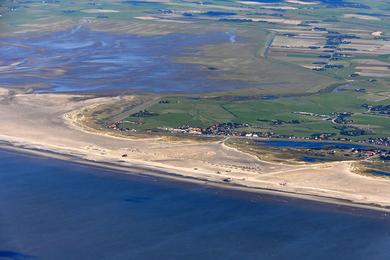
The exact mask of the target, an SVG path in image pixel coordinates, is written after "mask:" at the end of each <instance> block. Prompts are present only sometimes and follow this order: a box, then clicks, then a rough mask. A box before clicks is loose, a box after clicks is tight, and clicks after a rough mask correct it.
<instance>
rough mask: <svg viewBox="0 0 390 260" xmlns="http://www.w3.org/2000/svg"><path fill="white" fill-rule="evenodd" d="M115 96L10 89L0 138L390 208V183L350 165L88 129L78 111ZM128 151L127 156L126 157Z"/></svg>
mask: <svg viewBox="0 0 390 260" xmlns="http://www.w3.org/2000/svg"><path fill="white" fill-rule="evenodd" d="M127 98H128V99H129V100H131V97H127ZM115 99H120V98H118V97H117V98H115V97H114V98H112V97H110V98H90V99H88V98H85V97H83V96H75V95H64V94H24V93H19V94H12V93H11V94H10V93H9V92H8V91H4V90H1V91H0V120H1V124H0V140H2V141H8V142H11V143H12V144H13V145H14V146H17V147H23V148H35V149H36V148H38V149H41V150H46V151H52V152H56V153H58V154H64V155H73V156H75V157H74V158H79V159H81V160H86V161H88V162H97V163H110V165H111V166H112V165H114V166H118V167H120V169H121V170H126V169H128V170H129V171H134V167H137V169H143V170H144V171H145V173H146V174H147V172H148V171H150V172H152V170H158V171H160V172H161V171H162V172H165V173H166V174H167V176H169V174H171V175H172V176H175V178H176V177H178V176H179V177H184V179H185V178H192V180H193V179H197V180H202V181H206V182H209V183H210V182H212V183H214V184H218V183H220V184H225V185H226V186H228V187H234V188H242V189H248V188H249V189H251V190H257V189H267V190H277V191H282V192H286V194H290V195H294V194H295V195H297V196H305V197H307V198H310V199H318V200H323V199H325V200H327V199H329V198H330V199H331V200H332V199H343V200H348V201H351V202H354V203H359V204H365V205H369V204H378V205H381V206H383V207H385V206H386V207H387V206H390V181H388V180H386V179H380V178H373V177H366V176H361V175H357V174H354V173H352V172H351V170H350V168H351V167H350V163H349V162H337V163H324V164H312V165H288V164H275V163H269V162H263V161H260V160H258V159H257V158H254V157H253V156H251V155H247V154H244V153H242V152H239V151H237V150H235V149H232V148H229V147H226V146H225V145H224V144H223V142H208V143H198V142H191V141H188V142H168V141H164V140H162V139H157V138H153V139H152V138H148V139H128V138H121V137H114V136H111V135H109V134H107V133H102V132H97V131H94V130H92V129H88V128H86V127H84V126H83V124H82V123H83V120H82V116H80V113H82V110H83V108H85V107H89V106H95V105H96V104H100V103H102V102H110V101H112V100H115ZM123 154H127V157H122V155H123ZM140 171H141V170H140ZM226 178H231V179H230V180H231V182H230V183H226V182H224V181H223V180H224V179H226ZM332 201H333V202H337V201H336V200H332ZM338 202H340V201H338ZM360 206H361V205H360Z"/></svg>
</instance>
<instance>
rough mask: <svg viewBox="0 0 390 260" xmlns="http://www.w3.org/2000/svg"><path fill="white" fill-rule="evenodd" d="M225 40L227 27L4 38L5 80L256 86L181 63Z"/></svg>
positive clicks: (107, 86)
mask: <svg viewBox="0 0 390 260" xmlns="http://www.w3.org/2000/svg"><path fill="white" fill-rule="evenodd" d="M236 40H237V39H236V38H235V36H234V42H235V41H236ZM226 42H232V36H231V35H230V34H228V33H226V32H214V33H205V34H197V35H186V34H170V35H165V36H152V37H150V36H149V37H146V36H145V37H140V36H134V35H133V36H131V35H119V34H112V33H104V32H93V31H90V30H88V29H86V28H83V27H81V26H79V27H76V28H73V29H71V30H69V31H63V32H55V33H49V34H45V35H40V36H33V35H25V36H19V37H10V38H0V43H1V44H0V57H1V61H0V85H5V86H9V87H12V86H14V85H23V84H39V85H42V86H44V87H46V88H45V89H44V91H49V92H73V91H94V92H96V91H113V90H122V91H123V90H131V91H146V92H181V93H187V92H192V93H200V92H213V91H223V90H231V89H237V88H243V87H249V86H251V84H250V83H247V82H241V81H228V80H216V79H212V78H216V77H218V76H219V75H220V72H219V71H211V70H208V69H207V67H205V68H201V67H200V66H196V65H190V64H179V63H176V59H177V58H178V57H179V56H186V55H189V56H192V55H195V56H196V55H198V54H197V49H199V48H200V46H202V45H205V44H214V43H226ZM232 44H233V43H232Z"/></svg>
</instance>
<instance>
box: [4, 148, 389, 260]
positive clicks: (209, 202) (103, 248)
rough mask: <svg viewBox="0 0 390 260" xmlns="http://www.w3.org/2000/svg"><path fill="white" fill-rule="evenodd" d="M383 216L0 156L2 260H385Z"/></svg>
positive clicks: (386, 227)
mask: <svg viewBox="0 0 390 260" xmlns="http://www.w3.org/2000/svg"><path fill="white" fill-rule="evenodd" d="M389 258H390V219H389V217H388V216H385V215H384V213H377V212H370V211H363V210H358V209H351V208H346V207H336V206H329V205H324V204H319V203H313V202H307V201H303V200H296V199H287V198H283V197H274V196H269V195H267V196H266V195H254V194H247V193H243V192H235V191H227V190H220V189H216V188H210V187H207V186H199V185H194V184H185V183H175V182H169V181H165V180H161V179H158V178H151V177H142V176H137V175H133V176H126V175H123V174H119V173H116V172H112V171H108V170H102V169H99V168H92V167H86V166H80V165H77V164H72V163H69V162H64V161H59V160H53V159H44V158H38V157H32V156H27V155H21V154H16V153H11V152H5V151H0V259H16V260H18V259H319V260H321V259H343V260H346V259H354V260H356V259H389Z"/></svg>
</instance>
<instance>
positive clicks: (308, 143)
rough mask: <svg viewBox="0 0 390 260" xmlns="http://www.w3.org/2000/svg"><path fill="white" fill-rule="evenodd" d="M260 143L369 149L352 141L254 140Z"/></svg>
mask: <svg viewBox="0 0 390 260" xmlns="http://www.w3.org/2000/svg"><path fill="white" fill-rule="evenodd" d="M256 143H258V144H260V145H267V146H274V147H292V148H312V149H322V148H335V149H369V147H368V146H364V145H359V144H354V143H336V142H319V141H290V140H266V141H256Z"/></svg>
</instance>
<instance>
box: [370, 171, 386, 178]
mask: <svg viewBox="0 0 390 260" xmlns="http://www.w3.org/2000/svg"><path fill="white" fill-rule="evenodd" d="M370 173H371V174H374V175H380V176H386V177H390V172H385V171H380V170H371V171H370Z"/></svg>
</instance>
